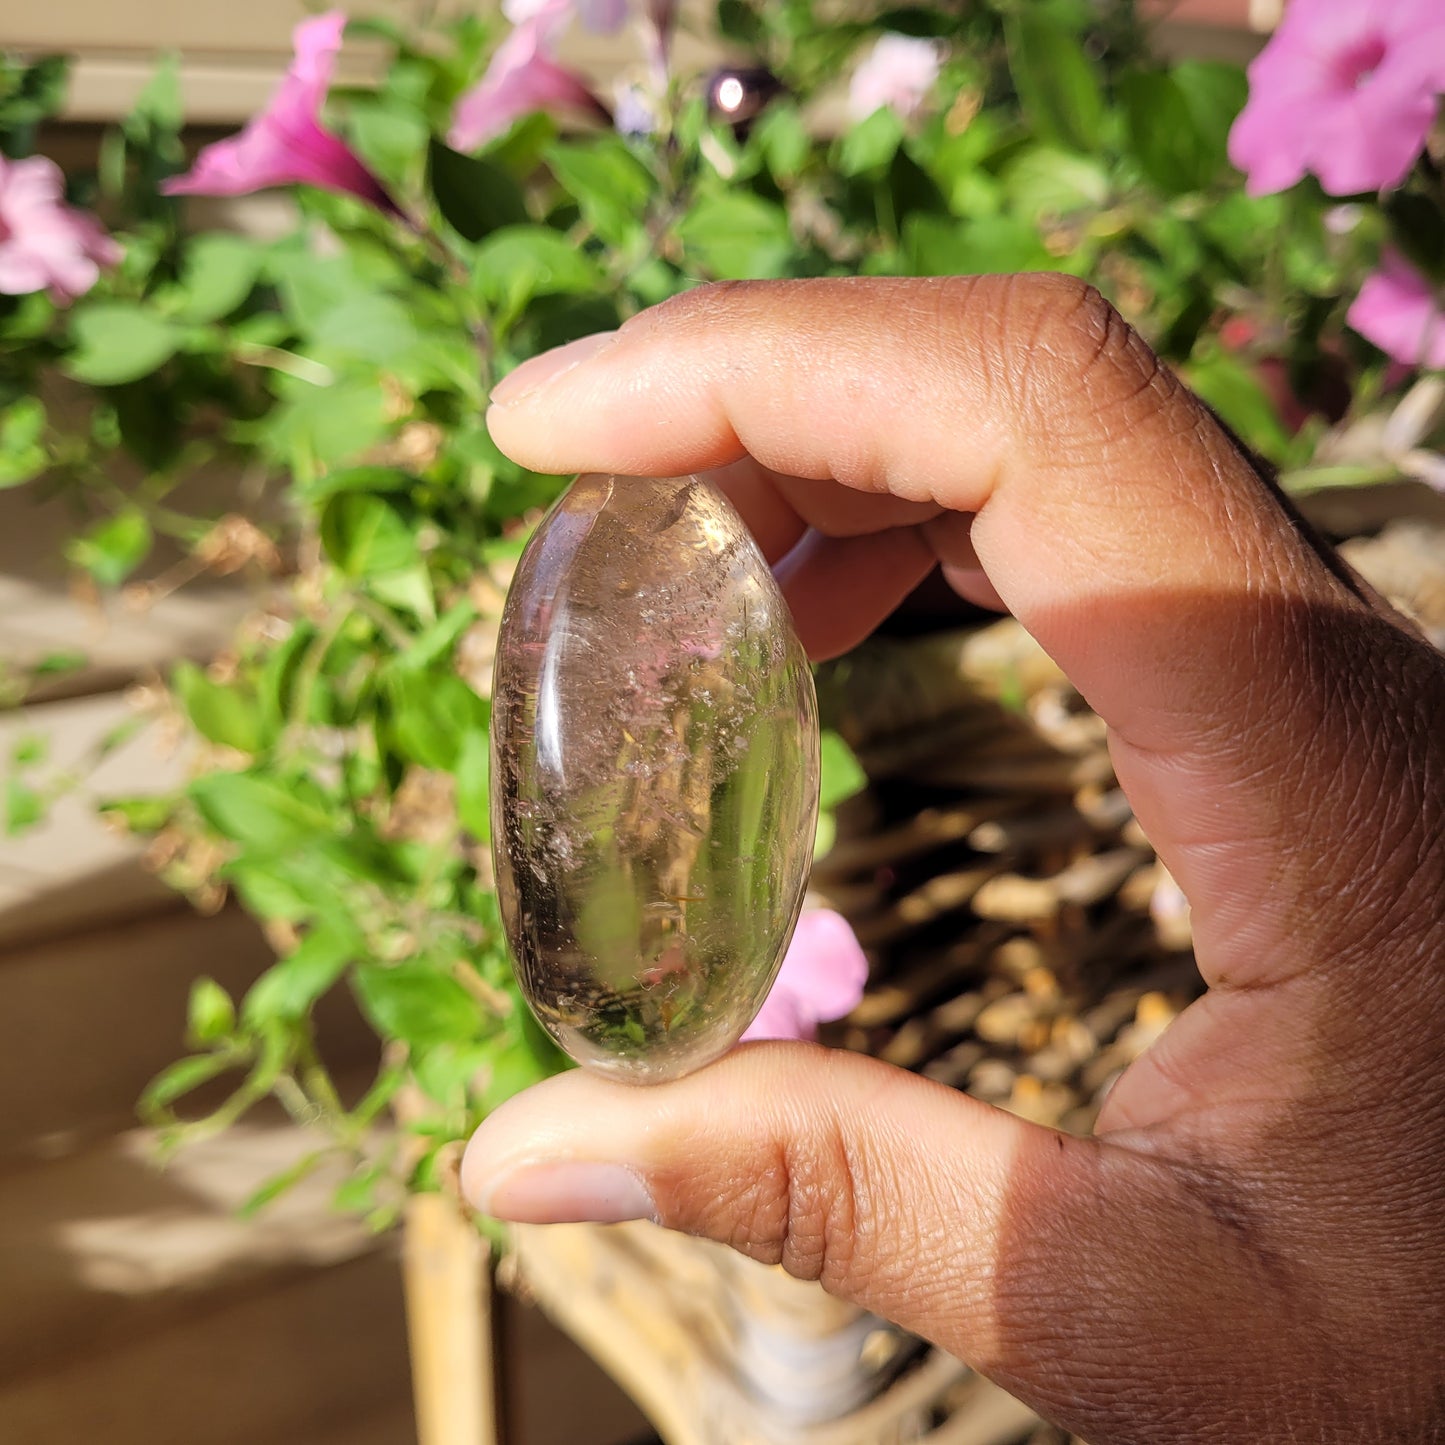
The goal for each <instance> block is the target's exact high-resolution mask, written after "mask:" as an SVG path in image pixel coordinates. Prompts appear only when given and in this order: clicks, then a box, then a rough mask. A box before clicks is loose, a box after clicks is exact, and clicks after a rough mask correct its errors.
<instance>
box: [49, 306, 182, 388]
mask: <svg viewBox="0 0 1445 1445" xmlns="http://www.w3.org/2000/svg"><path fill="white" fill-rule="evenodd" d="M70 334H71V337H72V339H73V340H74V342H75V349H74V350H73V351H72V352H71V353H70V355H69V357H68V358H67V359H66V361H65V365H64V370H65V371H66V373H67V374H68V375H70V376H73V377H74V378H75V379H76V380H77V381H84V382H88V383H89V384H90V385H92V386H119V385H120V384H121V383H122V382H127V381H135V380H136V379H137V378H138V377H142V376H149V375H150V374H151V372H153V371H155V370H156V369H157V368H158V367H160V366H163V365H164V364H165V363H166V362H167V361H169V360H170V358H171V357H172V356H173V355H174V354H175V352H176V349H177V348H178V347H179V346H180V344H181V338H182V332H181V329H180V328H179V327H178V326H177V325H176V324H175V323H174V322H171V321H167V320H166V319H165V318H164V317H161V316H157V315H156V314H155V313H154V312H153V311H151V310H149V309H148V308H146V307H145V306H142V305H141V304H139V303H138V302H133V301H97V302H93V303H91V304H90V305H88V306H86V307H85V308H84V309H83V310H79V311H77V312H76V313H75V314H74V316H73V317H72V318H71V323H70Z"/></svg>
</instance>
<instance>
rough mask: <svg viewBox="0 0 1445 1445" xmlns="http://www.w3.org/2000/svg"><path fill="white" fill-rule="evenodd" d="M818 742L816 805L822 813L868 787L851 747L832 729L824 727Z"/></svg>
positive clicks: (829, 810) (866, 778)
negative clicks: (819, 768) (819, 779)
mask: <svg viewBox="0 0 1445 1445" xmlns="http://www.w3.org/2000/svg"><path fill="white" fill-rule="evenodd" d="M821 743H822V748H821V752H820V763H821V786H820V789H819V796H818V806H819V808H821V809H822V810H823V811H824V812H831V811H832V810H833V809H834V808H836V807H837V806H838V804H839V803H842V802H845V801H846V800H847V799H848V798H851V797H852V796H853V795H854V794H855V793H860V792H862V791H863V789H864V788H866V787H867V786H868V774H867V773H865V772H864V771H863V768H862V765H861V764H860V763H859V761H858V759H857V758H856V757H854V755H853V749H852V748H850V747H849V746H848V744H847V743H845V742H844V741H843V739H842V738H841V737H839V735H838V734H837V733H835V732H833V731H832V730H831V729H825V730H824V732H823V735H822V738H821Z"/></svg>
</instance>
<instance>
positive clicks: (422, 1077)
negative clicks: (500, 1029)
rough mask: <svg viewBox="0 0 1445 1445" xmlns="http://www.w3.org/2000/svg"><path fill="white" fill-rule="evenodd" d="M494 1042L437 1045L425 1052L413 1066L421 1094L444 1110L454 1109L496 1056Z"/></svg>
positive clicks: (483, 1075) (482, 1075)
mask: <svg viewBox="0 0 1445 1445" xmlns="http://www.w3.org/2000/svg"><path fill="white" fill-rule="evenodd" d="M496 1047H497V1045H496V1042H495V1041H493V1040H490V1039H489V1040H488V1041H487V1042H486V1043H466V1044H440V1045H438V1046H437V1047H436V1048H432V1049H428V1050H427V1051H426V1053H425V1054H424V1055H422V1057H421V1058H420V1059H418V1060H417V1061H416V1064H415V1065H414V1069H415V1073H416V1081H417V1084H418V1085H419V1086H420V1088H421V1091H422V1092H423V1093H424V1094H425V1095H426V1096H427V1098H429V1099H430V1100H432V1102H433V1103H436V1104H440V1105H441V1106H442V1107H443V1108H444V1109H455V1108H456V1107H457V1106H458V1104H459V1103H460V1102H462V1100H464V1098H465V1096H466V1092H467V1089H468V1086H469V1085H470V1084H471V1083H472V1082H473V1080H475V1079H477V1078H479V1077H485V1076H486V1071H487V1069H488V1068H489V1066H490V1064H491V1061H492V1058H493V1056H494V1055H495V1053H496Z"/></svg>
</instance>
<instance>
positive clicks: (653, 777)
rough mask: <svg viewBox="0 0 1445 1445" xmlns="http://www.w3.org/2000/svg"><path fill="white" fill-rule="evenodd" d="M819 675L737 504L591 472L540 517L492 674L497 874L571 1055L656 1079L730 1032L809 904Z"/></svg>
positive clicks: (506, 912) (545, 1016) (531, 989)
mask: <svg viewBox="0 0 1445 1445" xmlns="http://www.w3.org/2000/svg"><path fill="white" fill-rule="evenodd" d="M817 811H818V718H817V702H816V699H815V697H814V692H813V679H812V674H811V672H810V670H809V667H808V661H807V658H806V656H805V655H804V653H803V649H802V647H801V645H800V644H799V642H798V639H797V636H796V635H795V633H794V631H793V625H792V619H791V617H790V615H789V613H788V608H787V604H786V603H785V602H784V601H783V598H782V595H781V593H780V592H779V591H778V587H777V584H776V583H775V582H774V580H773V575H772V573H771V571H770V570H769V569H768V565H767V563H766V562H765V561H764V559H763V556H762V554H761V553H760V552H759V551H758V548H757V545H756V543H754V541H753V539H752V537H751V535H750V534H749V533H748V530H747V528H746V527H745V526H744V525H743V522H742V519H741V518H740V517H739V516H738V514H737V512H736V511H734V509H733V507H732V504H731V503H730V502H729V501H728V500H727V499H726V498H725V497H724V496H723V495H722V493H721V492H719V491H718V490H717V489H716V488H715V487H714V486H713V485H712V484H711V483H709V482H706V481H702V480H699V479H698V478H695V477H674V478H667V479H660V478H654V477H611V476H584V477H580V478H578V480H577V481H576V482H575V483H574V484H573V485H572V487H571V489H570V490H569V491H568V492H567V493H566V495H565V496H563V497H562V498H561V500H560V501H559V502H558V503H557V505H556V506H555V507H554V508H553V509H552V511H551V512H550V513H549V514H548V515H547V517H546V518H545V520H544V521H543V522H542V524H541V526H540V527H538V529H537V531H536V533H535V534H534V535H533V537H532V540H531V541H530V543H529V544H528V546H527V549H526V551H525V552H524V553H523V555H522V559H521V562H520V563H519V565H518V568H517V573H516V576H515V578H514V579H513V582H512V587H511V591H510V593H509V594H508V597H507V605H506V608H505V610H504V611H503V615H502V624H501V633H500V636H499V638H498V643H497V659H496V670H495V676H494V682H493V691H492V823H493V835H492V836H493V844H492V846H493V850H494V856H495V863H496V875H497V893H498V897H499V900H500V903H501V911H502V919H503V922H504V925H505V927H506V931H507V936H508V940H509V942H510V944H511V947H512V953H513V958H514V960H515V964H516V969H517V977H518V981H519V983H520V984H521V988H522V992H523V994H524V995H525V996H526V998H527V1001H528V1002H529V1003H530V1004H531V1006H532V1009H533V1011H534V1012H535V1013H536V1015H537V1018H538V1019H539V1020H540V1021H541V1023H542V1025H543V1027H544V1028H545V1029H546V1030H547V1031H548V1033H550V1034H551V1035H552V1037H553V1038H555V1039H556V1040H557V1042H558V1043H559V1044H560V1045H561V1046H562V1048H563V1049H565V1050H566V1052H567V1053H568V1054H570V1055H571V1057H572V1058H574V1059H576V1060H577V1062H578V1063H581V1064H585V1065H588V1066H590V1067H592V1068H596V1069H599V1070H602V1071H604V1072H606V1073H608V1074H611V1075H613V1076H615V1077H617V1078H621V1079H626V1080H630V1081H633V1082H638V1083H644V1082H653V1081H657V1080H662V1079H669V1078H675V1077H676V1076H678V1075H679V1074H684V1073H687V1072H688V1071H689V1070H692V1069H696V1068H700V1067H701V1066H702V1065H703V1064H706V1063H709V1062H710V1061H711V1060H713V1059H715V1058H717V1057H718V1055H720V1054H722V1053H724V1052H726V1051H727V1050H728V1049H729V1048H731V1047H732V1045H733V1044H734V1043H736V1042H737V1040H738V1038H739V1036H740V1035H741V1034H742V1032H743V1030H744V1029H745V1028H746V1027H747V1026H748V1023H749V1022H750V1020H751V1019H752V1017H753V1015H754V1014H755V1013H756V1012H757V1010H758V1008H759V1007H760V1006H761V1004H762V1001H763V999H764V998H765V997H766V995H767V992H768V989H769V987H770V986H771V985H772V982H773V979H774V977H775V976H776V974H777V971H778V966H779V964H780V963H781V961H782V957H783V951H784V949H785V948H786V947H787V944H788V940H789V938H790V937H791V936H792V931H793V925H794V924H795V922H796V921H797V917H798V910H799V908H800V906H801V904H802V898H803V890H804V887H805V885H806V883H807V877H808V869H809V865H810V862H811V858H812V850H813V835H814V830H815V828H816V824H817Z"/></svg>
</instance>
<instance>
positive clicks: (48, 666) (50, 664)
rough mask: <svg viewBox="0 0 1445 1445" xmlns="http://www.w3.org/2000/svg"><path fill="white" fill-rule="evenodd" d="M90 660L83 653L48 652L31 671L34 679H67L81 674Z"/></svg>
mask: <svg viewBox="0 0 1445 1445" xmlns="http://www.w3.org/2000/svg"><path fill="white" fill-rule="evenodd" d="M89 661H90V659H89V658H88V657H87V656H86V655H85V653H83V652H47V653H46V654H45V656H44V657H42V658H41V659H40V661H39V662H37V663H36V664H35V666H34V667H32V668H31V669H30V672H31V676H32V677H37V678H40V677H65V676H67V675H69V674H70V673H72V672H81V671H83V670H84V668H85V666H86V664H87V663H88V662H89Z"/></svg>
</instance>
